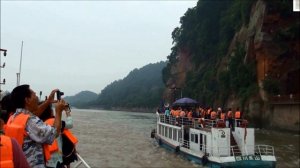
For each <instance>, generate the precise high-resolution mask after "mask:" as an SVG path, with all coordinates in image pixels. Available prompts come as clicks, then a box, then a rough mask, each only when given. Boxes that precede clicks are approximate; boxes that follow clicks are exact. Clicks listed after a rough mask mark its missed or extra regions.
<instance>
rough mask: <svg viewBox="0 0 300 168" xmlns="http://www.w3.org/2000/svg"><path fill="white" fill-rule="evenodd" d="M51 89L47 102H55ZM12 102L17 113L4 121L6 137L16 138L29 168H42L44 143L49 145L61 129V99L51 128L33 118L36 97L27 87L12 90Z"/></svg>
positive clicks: (62, 104)
mask: <svg viewBox="0 0 300 168" xmlns="http://www.w3.org/2000/svg"><path fill="white" fill-rule="evenodd" d="M57 90H58V89H55V90H53V91H52V92H51V93H50V95H49V98H48V99H47V101H49V103H53V102H54V94H55V93H56V91H57ZM11 100H12V102H13V104H14V107H16V112H15V113H14V114H13V115H12V116H11V117H10V118H9V120H8V122H7V128H6V129H7V135H8V136H12V137H17V140H18V142H19V144H20V145H21V146H22V149H23V152H24V154H25V157H26V158H27V161H28V163H29V165H30V167H32V168H37V167H38V168H44V167H45V160H44V157H45V156H44V153H43V146H42V145H43V144H52V143H53V141H54V139H55V137H56V136H58V134H59V130H60V129H61V114H62V111H63V109H64V107H65V105H66V104H65V102H64V100H60V101H57V104H56V107H55V111H56V115H55V120H54V124H53V126H49V125H46V124H44V122H42V120H41V119H40V118H39V117H37V116H36V113H37V112H38V97H37V96H36V93H35V92H34V91H33V90H32V89H31V88H30V86H29V85H20V86H17V87H15V88H14V89H13V91H12V93H11Z"/></svg>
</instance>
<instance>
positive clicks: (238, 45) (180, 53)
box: [163, 0, 300, 128]
mask: <svg viewBox="0 0 300 168" xmlns="http://www.w3.org/2000/svg"><path fill="white" fill-rule="evenodd" d="M292 9H293V7H292V1H288V0H222V1H217V0H216V1H215V0H199V1H198V3H197V6H196V7H194V8H191V9H189V10H188V11H187V12H186V13H185V14H184V16H182V17H181V18H180V23H181V26H180V27H176V28H175V29H174V31H173V32H172V38H173V44H174V45H173V48H172V52H171V53H170V55H169V56H168V64H167V66H166V68H164V69H163V81H164V83H165V85H166V89H165V92H164V98H165V99H166V100H167V101H169V102H173V101H174V100H175V99H176V98H178V95H179V91H180V92H181V93H182V94H183V96H187V97H192V98H194V99H196V100H198V101H199V102H201V104H202V105H203V106H205V107H207V106H211V107H214V108H216V107H218V106H220V107H223V108H230V107H232V108H237V107H240V108H242V110H243V111H244V112H245V116H247V118H249V119H250V118H252V119H253V120H255V121H256V122H260V121H261V123H264V124H265V123H269V121H272V120H273V119H272V117H273V116H274V114H275V112H276V106H274V104H276V102H274V101H273V100H274V98H276V100H277V101H278V100H279V98H280V99H281V98H283V97H285V98H288V100H284V101H285V103H289V102H286V101H293V103H292V105H296V106H298V105H299V103H298V105H297V104H295V101H298V99H299V95H300V94H299V93H300V89H299V85H300V82H299V75H300V71H299V70H300V66H299V60H300V56H299V53H300V49H299V48H300V41H299V39H300V32H299V31H300V19H299V12H293V10H292ZM176 88H177V89H176ZM279 101H281V100H279ZM279 103H281V102H279ZM277 104H278V102H277ZM280 108H281V109H282V108H284V107H278V109H280ZM274 109H275V111H274ZM298 112H299V110H298ZM290 113H291V114H292V113H294V112H292V111H291V112H290ZM295 113H296V112H295ZM291 116H292V115H291ZM263 120H264V121H263ZM265 121H268V122H265ZM281 122H282V121H281ZM283 122H285V121H283ZM297 125H298V126H299V117H298V118H297V119H293V124H291V125H290V126H291V127H293V128H296V127H297Z"/></svg>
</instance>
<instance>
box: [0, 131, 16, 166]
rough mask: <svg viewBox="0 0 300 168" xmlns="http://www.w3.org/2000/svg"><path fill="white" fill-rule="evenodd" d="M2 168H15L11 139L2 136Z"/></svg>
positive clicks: (0, 152) (0, 150) (0, 160)
mask: <svg viewBox="0 0 300 168" xmlns="http://www.w3.org/2000/svg"><path fill="white" fill-rule="evenodd" d="M0 167H5V168H13V167H14V162H13V146H12V142H11V139H10V137H8V136H5V135H1V136H0Z"/></svg>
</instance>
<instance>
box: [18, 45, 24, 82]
mask: <svg viewBox="0 0 300 168" xmlns="http://www.w3.org/2000/svg"><path fill="white" fill-rule="evenodd" d="M22 55H23V41H22V45H21V57H20V66H19V72H18V73H17V86H19V85H20V81H21V68H22Z"/></svg>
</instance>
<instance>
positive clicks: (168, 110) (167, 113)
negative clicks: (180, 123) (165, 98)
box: [165, 107, 170, 117]
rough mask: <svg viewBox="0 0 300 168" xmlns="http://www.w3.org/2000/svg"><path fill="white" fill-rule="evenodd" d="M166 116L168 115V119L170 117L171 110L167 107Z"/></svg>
mask: <svg viewBox="0 0 300 168" xmlns="http://www.w3.org/2000/svg"><path fill="white" fill-rule="evenodd" d="M165 115H166V116H167V117H169V116H170V108H169V107H166V110H165Z"/></svg>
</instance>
